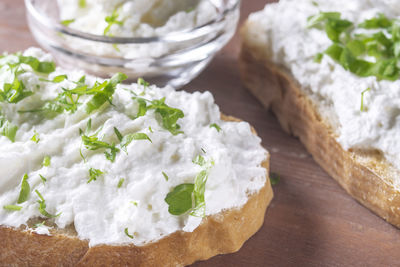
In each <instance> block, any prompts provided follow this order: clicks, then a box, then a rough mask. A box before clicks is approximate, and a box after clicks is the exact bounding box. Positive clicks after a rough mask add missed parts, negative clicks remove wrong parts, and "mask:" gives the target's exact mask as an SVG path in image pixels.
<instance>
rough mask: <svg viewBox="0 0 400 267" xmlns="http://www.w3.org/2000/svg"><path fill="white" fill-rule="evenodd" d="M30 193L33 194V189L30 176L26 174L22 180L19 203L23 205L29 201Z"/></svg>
mask: <svg viewBox="0 0 400 267" xmlns="http://www.w3.org/2000/svg"><path fill="white" fill-rule="evenodd" d="M30 193H31V187H30V185H29V183H28V174H26V173H25V174H24V177H23V178H22V182H21V190H20V191H19V196H18V201H17V203H18V204H21V203H24V202H25V201H27V200H28V197H29V194H30Z"/></svg>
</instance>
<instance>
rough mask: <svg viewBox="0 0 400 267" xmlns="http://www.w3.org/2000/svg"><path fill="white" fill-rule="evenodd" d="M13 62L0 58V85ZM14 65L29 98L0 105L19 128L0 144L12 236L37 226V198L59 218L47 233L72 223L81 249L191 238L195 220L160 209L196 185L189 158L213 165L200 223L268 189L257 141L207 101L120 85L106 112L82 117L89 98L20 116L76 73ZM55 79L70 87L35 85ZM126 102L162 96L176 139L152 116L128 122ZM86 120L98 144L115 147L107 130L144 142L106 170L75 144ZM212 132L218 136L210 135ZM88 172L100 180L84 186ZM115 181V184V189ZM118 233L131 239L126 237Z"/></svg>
mask: <svg viewBox="0 0 400 267" xmlns="http://www.w3.org/2000/svg"><path fill="white" fill-rule="evenodd" d="M24 55H26V56H34V57H36V58H38V59H39V60H41V61H49V60H51V56H50V55H49V54H45V53H43V51H41V50H39V49H36V48H31V49H29V50H27V51H26V52H25V53H24ZM12 57H13V56H12V55H10V56H8V57H5V58H2V59H0V65H1V69H0V73H1V75H0V84H3V83H4V82H5V81H7V80H9V79H10V78H9V76H10V75H9V72H8V65H4V61H5V60H7V61H10V58H11V59H12ZM21 66H22V67H23V69H24V70H25V72H23V73H20V74H18V79H19V80H20V81H22V82H23V84H24V86H25V87H26V88H27V89H29V90H31V91H33V93H34V94H33V95H31V96H29V97H26V98H24V99H23V100H21V101H19V102H18V103H16V104H10V103H6V102H0V107H1V113H2V115H3V116H4V117H5V118H7V120H8V121H9V122H11V123H12V124H14V125H16V126H18V131H17V134H16V137H15V142H12V141H11V140H9V138H7V137H5V136H2V135H0V176H1V177H2V179H0V207H4V206H6V205H19V206H21V207H22V209H21V210H19V211H9V210H6V209H4V208H1V209H0V225H3V226H10V227H19V226H21V225H24V224H27V222H28V220H30V219H33V218H38V217H43V215H42V214H41V213H40V212H39V203H38V201H39V200H40V198H39V197H38V195H37V193H35V191H36V190H37V191H38V192H39V193H40V194H41V195H42V196H43V199H44V200H45V204H46V207H45V210H46V211H47V212H48V213H50V214H53V215H56V214H60V215H59V216H58V217H56V218H54V219H53V220H54V223H55V225H56V226H57V227H58V228H65V227H68V226H70V225H71V224H73V225H74V226H75V229H76V231H77V234H78V237H79V238H81V239H86V240H89V244H90V246H95V245H99V244H111V245H113V244H114V245H115V244H123V243H134V244H135V245H143V244H145V243H147V242H151V241H156V240H158V239H160V238H162V237H163V236H166V235H168V234H171V233H173V232H175V231H179V230H183V231H193V230H194V229H196V227H198V226H199V225H200V223H201V222H202V218H201V217H195V216H191V215H189V214H188V213H185V214H183V215H180V216H174V215H171V214H170V213H169V212H168V204H167V203H166V202H165V197H166V195H167V194H168V193H169V192H170V191H171V190H172V189H173V188H174V187H176V186H177V185H180V184H182V183H194V179H195V177H196V175H197V174H198V173H199V172H200V171H201V167H200V166H198V165H196V164H194V163H193V160H194V159H195V158H196V157H197V156H199V155H202V156H203V157H204V158H205V159H206V160H212V161H213V162H214V165H213V166H212V167H211V169H210V172H209V177H208V180H207V183H206V190H205V203H206V212H205V214H206V215H212V214H216V213H219V212H221V211H223V210H226V209H231V208H240V207H241V206H243V205H244V204H245V203H246V202H247V200H248V196H249V194H252V193H255V192H257V191H258V190H259V189H260V188H262V187H263V185H264V184H265V182H266V170H265V169H264V168H263V167H262V166H261V164H262V162H263V161H264V160H265V159H266V151H265V150H264V149H263V148H262V147H261V145H260V141H261V140H260V138H258V137H257V136H256V135H254V134H252V132H251V128H250V126H249V124H248V123H246V122H226V121H223V120H221V119H220V115H221V114H220V111H219V108H218V106H217V105H216V104H215V103H214V99H213V96H212V95H211V93H209V92H205V93H199V92H195V93H192V94H191V93H186V92H183V91H179V92H178V91H175V90H174V89H172V88H170V87H167V88H163V89H160V88H157V87H155V86H149V87H148V88H146V87H145V86H143V85H138V84H132V85H124V84H119V85H117V87H116V91H115V93H114V95H113V98H112V105H111V104H110V103H108V102H107V103H105V104H103V105H102V106H101V108H100V109H98V110H95V111H94V112H92V113H90V114H88V113H87V112H86V111H85V105H86V103H88V101H90V99H91V96H82V97H81V98H80V99H79V101H80V102H81V105H79V106H78V109H77V110H76V112H75V113H70V112H63V113H61V114H59V115H57V116H55V117H54V118H52V119H50V118H44V117H43V116H42V115H41V114H40V112H39V113H38V112H25V113H21V110H23V111H27V110H35V109H38V108H41V107H43V105H44V104H45V103H46V101H49V100H52V99H54V98H55V97H57V95H58V94H59V93H60V92H62V90H63V88H65V89H73V88H75V87H76V86H77V85H76V83H75V82H76V81H78V80H79V79H80V78H81V77H82V76H83V75H84V73H82V72H79V71H71V72H66V71H64V70H62V69H59V68H57V69H56V71H55V72H53V73H51V74H49V76H48V77H47V76H46V75H41V74H38V73H35V72H34V71H32V69H31V68H30V67H29V66H28V65H24V64H23V65H21ZM63 74H67V76H68V79H65V80H64V81H62V82H60V83H51V82H47V81H44V80H43V79H46V80H53V79H54V78H55V77H57V76H59V75H63ZM96 80H97V81H100V82H102V81H103V80H101V79H97V78H95V77H92V76H88V75H86V80H85V83H86V84H87V85H88V86H93V84H94V82H95V81H96ZM132 92H133V93H132ZM134 94H136V95H140V97H142V98H144V99H147V100H159V99H162V98H164V97H165V103H166V104H167V105H169V106H170V107H173V108H178V109H180V110H182V111H183V113H184V117H183V118H180V119H179V120H178V124H179V125H180V126H181V129H180V130H181V131H182V132H183V133H180V134H177V135H173V134H172V133H171V132H170V131H168V130H166V129H165V128H164V127H163V124H162V122H161V121H160V116H159V114H158V113H156V112H154V110H149V111H147V113H146V114H145V115H144V116H141V117H137V118H135V117H136V115H137V113H138V110H139V103H138V101H137V100H134V99H132V96H133V95H134ZM89 119H90V120H91V129H92V132H96V131H97V133H98V136H99V137H100V139H101V140H103V141H104V142H107V143H109V144H111V143H114V142H115V143H118V138H117V136H116V134H115V131H114V127H116V128H117V129H118V130H119V131H120V132H121V134H122V135H124V136H125V135H127V134H130V133H137V132H140V133H145V134H147V136H148V137H149V138H150V139H151V142H150V141H149V140H133V141H132V142H131V143H130V144H129V145H128V146H127V153H125V152H123V151H122V150H121V151H120V152H119V153H117V154H116V158H115V161H114V162H111V161H110V160H107V159H106V157H105V154H104V153H103V152H104V150H96V151H91V150H88V149H86V148H85V146H83V145H82V138H81V135H80V129H81V130H82V131H86V129H87V124H88V121H89ZM213 123H216V124H217V125H219V126H220V127H221V131H217V129H216V128H214V127H210V125H211V124H213ZM35 134H36V137H37V139H40V140H39V141H38V142H37V143H36V142H35V141H32V140H31V138H32V136H34V135H35ZM81 154H82V156H83V157H84V158H85V160H84V159H83V158H82V156H81ZM46 156H49V157H50V159H51V160H50V165H49V166H43V164H42V163H43V159H44V157H46ZM90 168H93V169H98V170H100V171H102V172H103V174H101V175H99V176H98V177H97V179H96V180H92V181H91V182H89V183H88V180H89V170H90ZM163 172H164V173H165V174H167V176H168V180H167V179H166V178H165V177H164V175H163ZM25 173H26V174H27V175H28V180H27V181H28V183H29V185H30V194H29V196H28V199H27V201H26V202H23V203H21V204H17V199H18V196H19V193H20V189H21V181H22V177H23V176H24V174H25ZM41 176H42V177H44V178H45V179H46V181H43V180H42V179H41ZM122 178H123V179H124V180H123V183H122V184H120V185H121V186H120V187H118V184H119V183H120V181H121V179H122ZM125 229H127V232H128V233H129V235H132V236H133V239H131V238H130V237H129V236H128V235H126V233H125ZM36 231H37V232H39V233H41V234H49V229H48V227H47V226H40V227H39V229H36Z"/></svg>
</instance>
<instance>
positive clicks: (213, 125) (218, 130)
mask: <svg viewBox="0 0 400 267" xmlns="http://www.w3.org/2000/svg"><path fill="white" fill-rule="evenodd" d="M210 128H215V129H216V130H217V132H220V131H221V130H222V129H221V127H220V126H219V125H218V124H216V123H213V124H211V125H210Z"/></svg>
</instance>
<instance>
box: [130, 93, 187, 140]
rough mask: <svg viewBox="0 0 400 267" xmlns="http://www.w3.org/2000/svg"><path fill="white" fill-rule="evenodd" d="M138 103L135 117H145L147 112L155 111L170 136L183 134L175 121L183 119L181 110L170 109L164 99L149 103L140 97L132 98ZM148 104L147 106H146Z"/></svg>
mask: <svg viewBox="0 0 400 267" xmlns="http://www.w3.org/2000/svg"><path fill="white" fill-rule="evenodd" d="M133 99H135V100H137V101H138V103H139V111H138V114H137V117H141V116H144V115H146V113H147V111H148V110H151V109H153V110H155V112H156V113H157V114H158V115H160V116H161V119H162V126H163V127H164V129H166V130H168V131H169V132H170V133H171V134H173V135H177V134H180V133H183V132H182V131H180V130H179V129H180V128H181V127H180V125H179V124H177V121H178V120H179V119H180V118H183V117H184V116H185V115H184V113H183V111H182V110H180V109H177V108H172V107H170V106H168V105H167V104H165V98H162V99H160V100H153V101H149V100H146V99H144V98H140V97H133ZM147 103H149V105H147Z"/></svg>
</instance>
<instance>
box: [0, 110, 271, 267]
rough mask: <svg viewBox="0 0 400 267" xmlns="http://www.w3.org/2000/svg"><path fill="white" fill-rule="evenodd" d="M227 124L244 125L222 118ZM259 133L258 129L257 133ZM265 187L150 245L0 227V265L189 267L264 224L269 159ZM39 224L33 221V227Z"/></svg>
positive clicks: (236, 244) (233, 246)
mask: <svg viewBox="0 0 400 267" xmlns="http://www.w3.org/2000/svg"><path fill="white" fill-rule="evenodd" d="M222 119H224V120H226V121H240V120H238V119H236V118H233V117H229V116H224V115H222ZM252 131H253V133H254V134H256V132H255V130H254V129H252ZM262 165H263V167H264V168H265V169H266V170H267V179H266V182H265V185H264V186H263V187H262V188H261V189H260V190H259V191H258V192H256V193H254V194H252V195H251V196H249V199H248V201H247V203H246V204H245V205H244V206H242V207H241V208H237V209H230V210H225V211H222V212H220V213H218V214H215V215H212V216H208V217H206V218H204V219H203V222H202V223H201V225H200V226H199V227H197V228H196V229H195V230H194V231H193V232H183V231H179V232H175V233H173V234H171V235H169V236H166V237H165V238H163V239H161V240H158V241H156V242H153V243H149V244H147V245H145V246H134V245H126V246H109V245H102V246H95V247H90V248H89V246H88V242H87V241H85V240H80V239H79V238H77V234H76V232H75V229H74V226H73V225H71V226H70V227H69V228H67V229H55V230H52V231H51V234H52V235H51V236H47V235H39V234H36V233H32V232H30V231H26V230H24V229H22V228H21V229H14V228H8V227H1V226H0V248H1V249H0V265H1V266H185V265H189V264H192V263H193V262H195V261H198V260H206V259H209V258H210V257H213V256H215V255H218V254H223V253H232V252H235V251H238V250H239V249H240V248H241V246H242V245H243V243H244V242H245V241H246V240H247V239H249V238H250V237H251V236H252V235H254V234H255V233H256V232H257V231H258V229H259V228H260V227H261V226H262V225H263V222H264V215H265V211H266V208H267V206H268V205H269V203H270V202H271V199H272V197H273V192H272V188H271V184H270V181H269V179H268V172H269V155H268V156H267V159H266V160H265V161H264V162H263V164H262ZM34 223H35V221H31V222H29V224H30V225H34Z"/></svg>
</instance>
